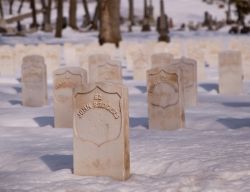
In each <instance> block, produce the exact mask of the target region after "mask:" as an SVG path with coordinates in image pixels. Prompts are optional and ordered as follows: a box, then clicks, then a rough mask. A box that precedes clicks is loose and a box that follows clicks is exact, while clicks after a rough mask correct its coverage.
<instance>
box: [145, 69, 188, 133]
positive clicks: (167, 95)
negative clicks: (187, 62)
mask: <svg viewBox="0 0 250 192" xmlns="http://www.w3.org/2000/svg"><path fill="white" fill-rule="evenodd" d="M147 90H148V116H149V128H150V129H160V130H174V129H178V128H184V126H185V114H184V106H183V86H182V81H181V72H180V70H179V67H178V66H175V65H169V66H167V67H164V68H154V69H151V70H148V71H147Z"/></svg>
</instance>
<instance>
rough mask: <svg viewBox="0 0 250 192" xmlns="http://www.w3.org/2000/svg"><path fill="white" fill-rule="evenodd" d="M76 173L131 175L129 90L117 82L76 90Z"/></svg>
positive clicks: (120, 176) (90, 85) (125, 177)
mask: <svg viewBox="0 0 250 192" xmlns="http://www.w3.org/2000/svg"><path fill="white" fill-rule="evenodd" d="M73 101H74V146H73V148H74V174H76V175H81V176H110V177H112V178H114V179H118V180H126V179H127V178H128V177H129V175H130V157H129V115H128V89H127V88H126V87H125V86H123V85H121V84H115V83H97V84H88V86H87V87H85V88H82V89H77V90H75V91H74V97H73Z"/></svg>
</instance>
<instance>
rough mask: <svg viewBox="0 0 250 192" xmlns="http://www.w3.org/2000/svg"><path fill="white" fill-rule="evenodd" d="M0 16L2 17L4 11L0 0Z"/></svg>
mask: <svg viewBox="0 0 250 192" xmlns="http://www.w3.org/2000/svg"><path fill="white" fill-rule="evenodd" d="M0 16H1V18H4V12H3V3H2V0H0Z"/></svg>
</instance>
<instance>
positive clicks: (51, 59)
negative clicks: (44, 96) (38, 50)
mask: <svg viewBox="0 0 250 192" xmlns="http://www.w3.org/2000/svg"><path fill="white" fill-rule="evenodd" d="M45 47H46V50H45V51H44V54H45V63H46V65H47V74H48V77H49V78H51V79H52V77H53V72H54V71H55V70H56V69H58V68H59V67H60V64H61V46H60V45H46V46H45Z"/></svg>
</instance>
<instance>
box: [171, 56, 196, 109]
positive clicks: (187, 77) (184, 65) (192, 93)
mask: <svg viewBox="0 0 250 192" xmlns="http://www.w3.org/2000/svg"><path fill="white" fill-rule="evenodd" d="M173 65H178V66H179V68H180V71H181V76H182V78H181V79H182V85H183V89H184V103H185V107H194V106H196V105H197V62H196V61H195V60H193V59H189V58H185V57H182V58H181V59H175V60H174V61H173Z"/></svg>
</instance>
